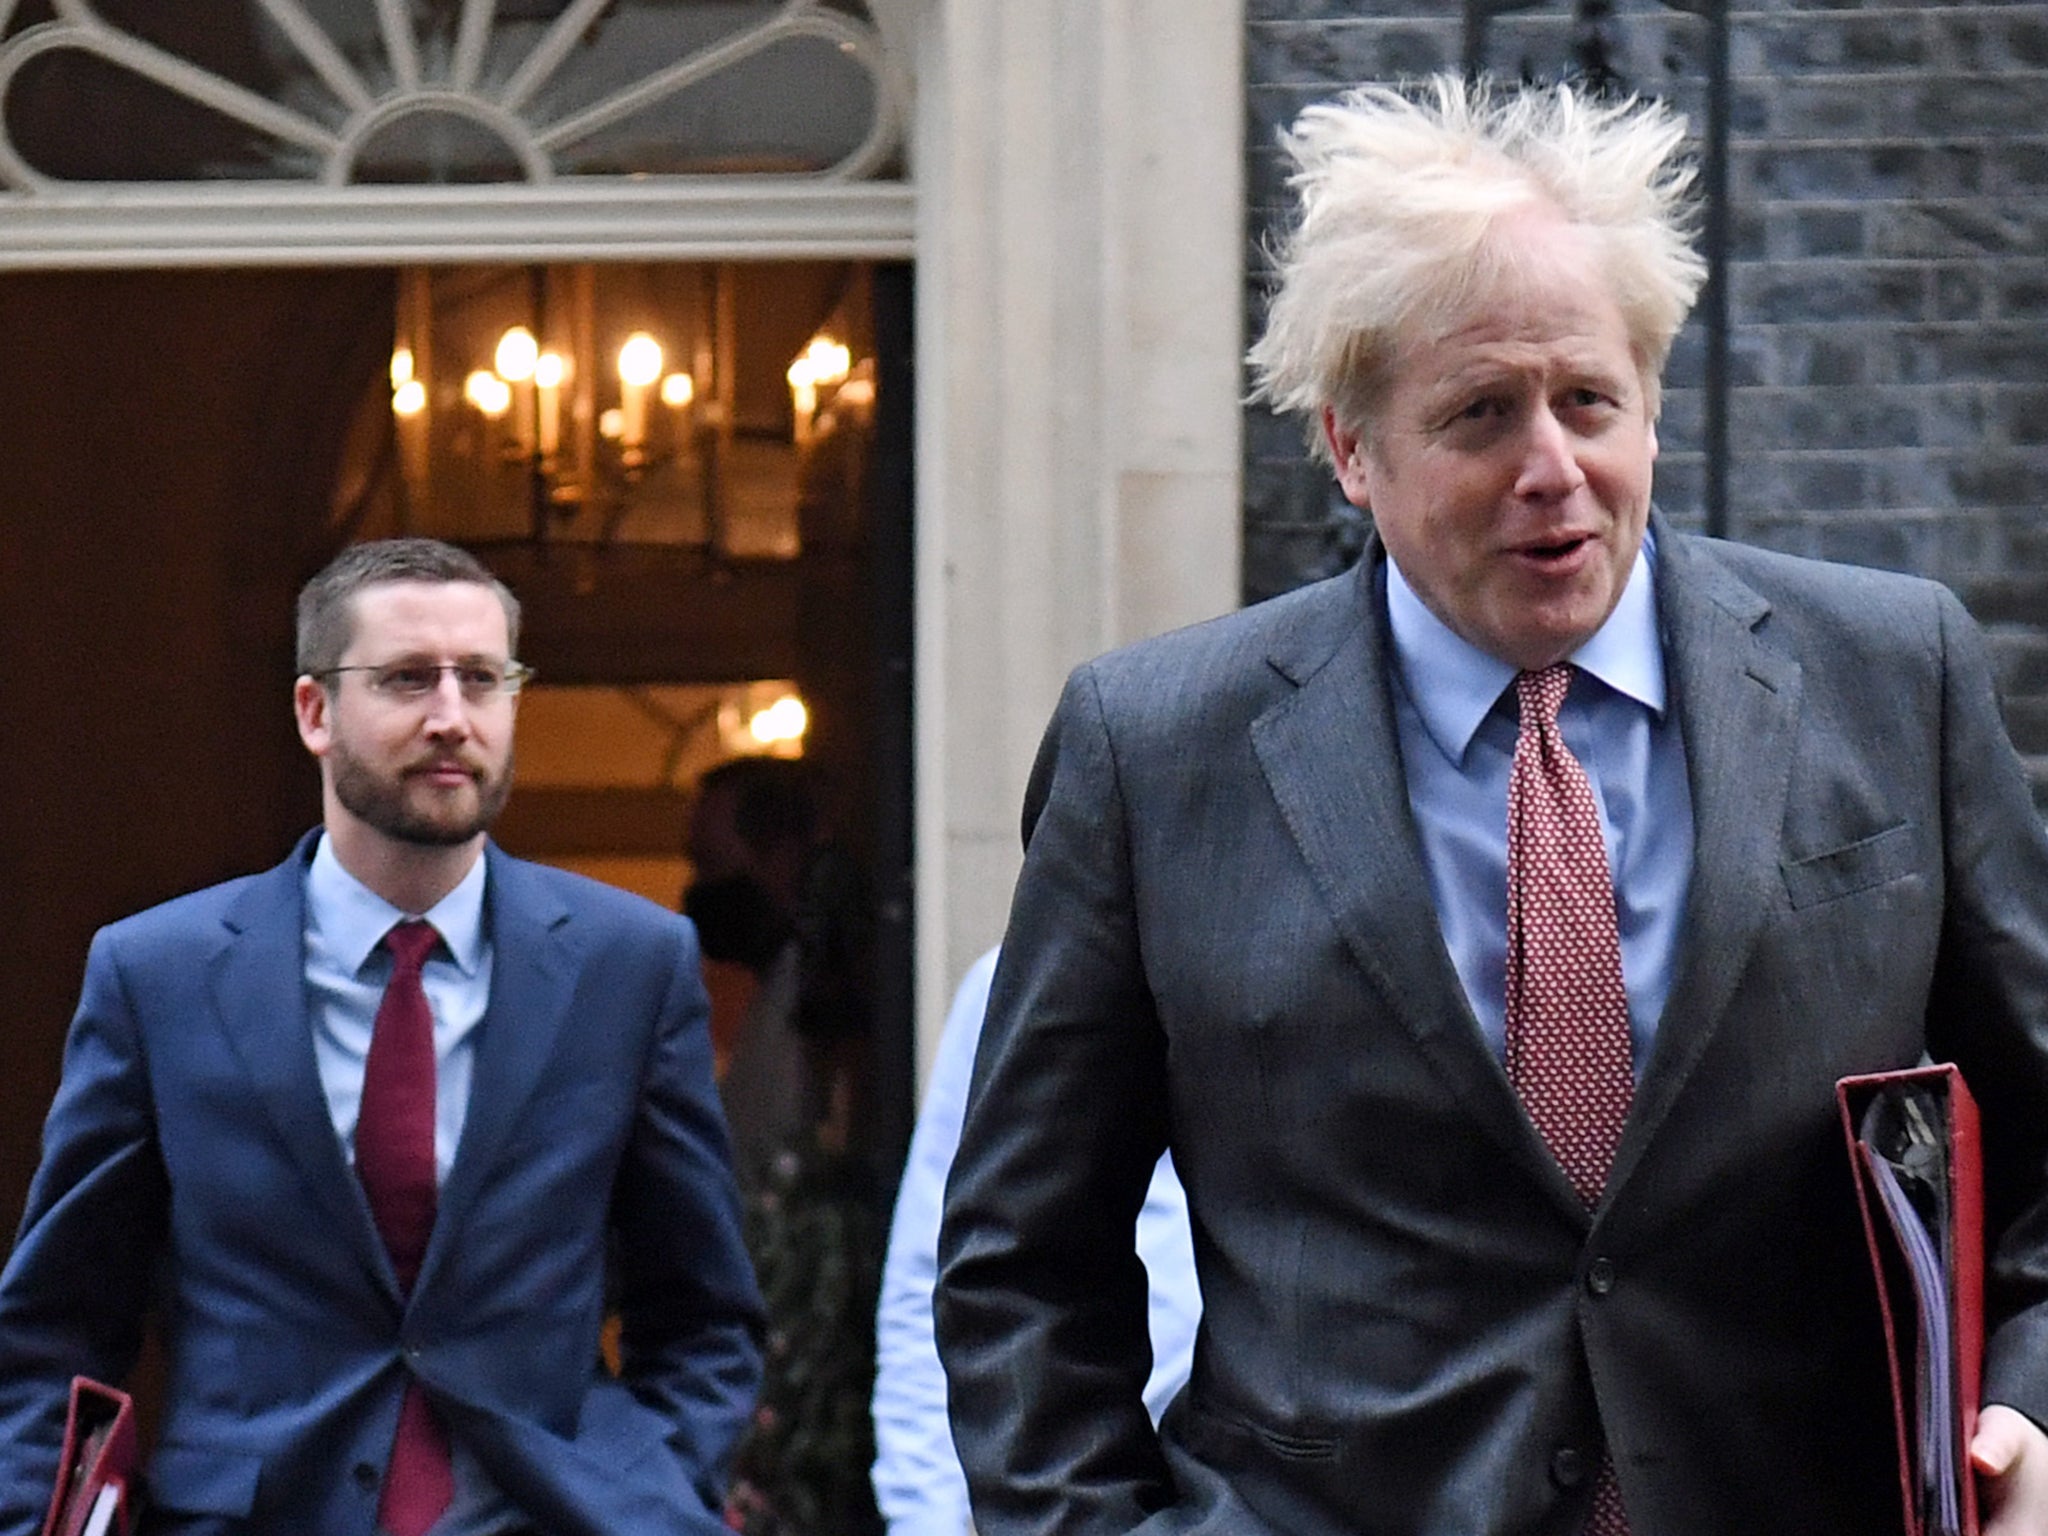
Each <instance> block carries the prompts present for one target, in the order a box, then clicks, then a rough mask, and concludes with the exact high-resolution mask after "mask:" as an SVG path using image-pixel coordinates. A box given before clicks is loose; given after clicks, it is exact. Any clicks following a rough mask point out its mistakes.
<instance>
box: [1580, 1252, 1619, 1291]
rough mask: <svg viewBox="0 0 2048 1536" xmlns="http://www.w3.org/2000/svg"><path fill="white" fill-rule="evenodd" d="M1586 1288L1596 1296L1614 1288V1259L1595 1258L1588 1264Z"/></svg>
mask: <svg viewBox="0 0 2048 1536" xmlns="http://www.w3.org/2000/svg"><path fill="white" fill-rule="evenodd" d="M1586 1289H1587V1290H1589V1291H1591V1292H1592V1293H1593V1294H1594V1295H1595V1296H1605V1295H1606V1294H1607V1293H1608V1292H1609V1291H1611V1290H1613V1289H1614V1260H1612V1259H1605V1258H1602V1259H1595V1260H1594V1261H1593V1262H1592V1263H1591V1264H1588V1265H1587V1266H1586Z"/></svg>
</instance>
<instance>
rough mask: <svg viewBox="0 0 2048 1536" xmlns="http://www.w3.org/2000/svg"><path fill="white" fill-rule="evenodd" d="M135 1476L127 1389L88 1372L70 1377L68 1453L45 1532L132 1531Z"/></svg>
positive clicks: (103, 1534) (106, 1534) (100, 1535)
mask: <svg viewBox="0 0 2048 1536" xmlns="http://www.w3.org/2000/svg"><path fill="white" fill-rule="evenodd" d="M134 1476H135V1405H134V1403H133V1402H132V1401H130V1399H129V1397H128V1394H127V1393H126V1392H122V1391H118V1390H116V1389H115V1388H113V1387H104V1386H101V1385H100V1384H99V1383H98V1382H96V1381H92V1380H90V1379H88V1378H86V1377H84V1376H75V1377H73V1378H72V1381H71V1407H70V1411H69V1412H68V1414H67V1415H66V1416H65V1421H64V1453H63V1456H62V1458H61V1459H60V1460H59V1462H58V1464H57V1486H56V1487H55V1488H54V1489H52V1490H51V1493H50V1513H49V1515H48V1517H47V1518H46V1519H45V1520H44V1521H43V1536H129V1531H130V1530H131V1528H132V1523H133V1520H134V1514H133V1511H132V1510H131V1509H130V1507H129V1497H128V1487H129V1484H130V1482H131V1481H132V1480H133V1479H134Z"/></svg>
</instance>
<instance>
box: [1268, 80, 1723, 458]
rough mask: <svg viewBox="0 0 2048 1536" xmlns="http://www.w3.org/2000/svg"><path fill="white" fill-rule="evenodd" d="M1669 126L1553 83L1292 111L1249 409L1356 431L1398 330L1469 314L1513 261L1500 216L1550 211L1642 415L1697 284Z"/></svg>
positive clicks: (1314, 435)
mask: <svg viewBox="0 0 2048 1536" xmlns="http://www.w3.org/2000/svg"><path fill="white" fill-rule="evenodd" d="M1685 134H1686V125H1685V120H1684V118H1683V117H1681V116H1679V115H1678V114H1677V113H1675V112H1673V111H1672V110H1670V109H1669V108H1668V107H1666V106H1664V105H1662V104H1661V103H1657V102H1651V101H1644V100H1641V99H1639V98H1635V97H1630V98H1629V99H1627V100H1624V101H1605V100H1600V99H1598V98H1596V97H1593V96H1589V95H1587V94H1585V93H1584V92H1582V91H1580V90H1576V89H1574V88H1573V87H1571V86H1569V85H1549V86H1523V87H1518V88H1514V89H1508V90H1499V89H1496V88H1494V87H1492V86H1490V85H1487V84H1484V83H1481V84H1476V85H1468V84H1467V83H1466V82H1465V81H1464V80H1462V79H1460V78H1459V77H1457V76H1455V75H1437V76H1434V77H1432V78H1431V79H1429V80H1426V81H1423V82H1421V83H1420V84H1419V85H1418V86H1411V87H1406V88H1403V87H1391V86H1383V85H1366V86H1360V87H1359V88H1357V89H1356V90H1353V91H1350V92H1348V93H1346V94H1345V95H1344V96H1342V97H1340V98H1338V99H1337V100H1335V101H1330V102H1322V103H1319V104H1317V105H1315V106H1312V107H1309V108H1307V109H1306V110H1305V111H1303V112H1302V114H1301V115H1300V116H1299V117H1298V118H1296V119H1295V122H1294V126H1293V127H1292V128H1291V129H1289V130H1288V131H1287V132H1286V133H1284V134H1282V136H1281V146H1282V148H1284V149H1285V150H1286V151H1287V153H1288V155H1289V157H1290V158H1291V159H1292V160H1293V162H1294V166H1295V170H1294V174H1293V175H1292V176H1291V177H1290V178H1289V185H1290V186H1291V187H1292V188H1293V189H1294V192H1295V194H1296V197H1297V200H1298V203H1299V218H1298V220H1297V221H1296V223H1295V225H1294V227H1293V229H1292V230H1291V232H1289V233H1288V234H1287V235H1286V236H1285V237H1284V239H1283V241H1282V243H1281V245H1280V247H1279V249H1278V251H1277V253H1276V258H1275V260H1276V265H1277V267H1278V272H1279V287H1278V288H1277V290H1276V291H1275V293H1274V295H1273V300H1272V305H1271V308H1270V310H1269V311H1268V314H1267V319H1266V329H1265V334H1264V335H1262V336H1261V337H1260V338H1259V340H1258V342H1257V343H1256V344H1255V345H1254V346H1253V347H1252V348H1251V351H1250V353H1249V354H1248V359H1249V361H1250V363H1251V366H1252V370H1253V374H1254V378H1255V381H1256V388H1255V390H1254V395H1253V398H1254V399H1259V400H1263V401H1265V402H1267V403H1268V404H1270V405H1271V406H1273V408H1274V409H1276V410H1279V411H1282V412H1287V411H1299V412H1301V413H1302V414H1303V415H1305V416H1306V417H1307V418H1308V421H1307V426H1308V436H1309V442H1310V445H1311V448H1312V450H1313V451H1314V452H1315V453H1316V454H1317V455H1319V456H1320V457H1322V458H1323V459H1324V460H1325V461H1326V462H1327V461H1328V460H1329V456H1330V455H1329V447H1328V444H1327V443H1326V442H1325V441H1324V436H1323V433H1322V430H1321V419H1322V414H1323V411H1324V410H1325V409H1326V408H1327V409H1329V410H1331V411H1333V412H1334V413H1335V415H1336V417H1337V419H1338V422H1339V423H1340V425H1343V426H1345V427H1347V428H1349V429H1351V430H1353V431H1362V432H1365V433H1367V434H1368V435H1369V434H1370V430H1371V424H1372V417H1373V412H1374V407H1375V404H1376V402H1377V400H1378V396H1379V392H1380V390H1381V389H1382V388H1383V386H1384V385H1385V383H1386V380H1387V376H1388V372H1389V370H1390V368H1391V366H1392V364H1393V362H1394V360H1395V353H1396V349H1397V347H1398V346H1399V345H1400V343H1401V340H1402V338H1403V337H1404V336H1406V335H1409V334H1411V333H1412V332H1413V331H1414V329H1415V328H1416V327H1421V328H1424V329H1425V330H1436V329H1440V328H1444V327H1447V326H1449V325H1450V324H1452V323H1454V322H1455V321H1456V320H1458V319H1459V318H1460V317H1466V316H1469V315H1470V314H1471V313H1472V312H1473V310H1474V309H1475V308H1476V307H1479V306H1482V305H1483V304H1484V303H1485V302H1486V301H1487V299H1488V297H1489V296H1490V295H1492V294H1493V293H1495V292H1497V291H1498V285H1499V284H1500V283H1501V281H1502V280H1503V279H1504V278H1507V277H1510V276H1511V275H1512V274H1513V271H1514V269H1515V267H1516V265H1517V253H1516V251H1515V248H1514V246H1513V244H1512V242H1511V240H1510V239H1509V238H1507V237H1506V235H1505V234H1504V233H1503V231H1504V229H1505V227H1506V226H1507V224H1508V222H1509V221H1510V220H1512V218H1513V216H1515V215H1517V214H1520V213H1524V212H1526V211H1528V210H1531V209H1537V210H1550V211H1553V212H1555V213H1556V214H1558V215H1560V216H1562V218H1563V219H1564V221H1565V222H1566V223H1567V224H1569V225H1570V226H1572V227H1574V228H1575V229H1577V230H1578V231H1580V232H1581V233H1582V234H1584V235H1585V236H1586V237H1588V240H1589V242H1590V244H1591V246H1592V249H1593V250H1594V251H1595V252H1596V253H1597V256H1598V259H1599V260H1600V261H1601V263H1602V265H1603V267H1604V269H1605V275H1606V277H1607V280H1608V283H1609V285H1610V290H1611V292H1612V293H1613V296H1614V299H1615V302H1616V304H1617V305H1618V306H1619V307H1620V309H1621V313H1622V319H1623V322H1624V324H1625V325H1626V327H1627V330H1628V335H1629V341H1630V345H1631V348H1632V349H1633V351H1634V353H1635V357H1636V363H1637V366H1638V367H1639V368H1640V369H1641V372H1642V379H1643V388H1644V392H1645V395H1646V397H1647V399H1648V401H1649V404H1650V409H1651V410H1652V411H1653V412H1654V411H1655V410H1656V408H1657V404H1658V382H1659V376H1660V375H1661V374H1662V372H1663V369H1664V362H1665V359H1666V358H1667V357H1668V356H1669V355H1670V351H1671V343H1672V340H1673V338H1674V337H1676V336H1677V334H1678V328H1679V327H1680V326H1681V325H1683V324H1684V323H1685V317H1686V315H1687V313H1688V312H1690V310H1691V309H1692V305H1693V301H1694V300H1695V299H1696V298H1697V297H1698V295H1699V291H1700V287H1701V285H1702V284H1703V283H1704V282H1705V281H1706V275H1707V269H1706V263H1705V262H1704V261H1702V260H1701V259H1700V256H1699V254H1698V253H1697V252H1696V251H1695V250H1694V249H1693V234H1694V229H1695V226H1696V221H1697V207H1696V205H1695V203H1694V201H1693V199H1692V197H1691V188H1692V182H1693V170H1692V167H1691V166H1690V165H1689V164H1687V163H1685V162H1684V161H1683V160H1681V159H1680V158H1679V151H1680V149H1681V147H1682V145H1683V144H1684V141H1685Z"/></svg>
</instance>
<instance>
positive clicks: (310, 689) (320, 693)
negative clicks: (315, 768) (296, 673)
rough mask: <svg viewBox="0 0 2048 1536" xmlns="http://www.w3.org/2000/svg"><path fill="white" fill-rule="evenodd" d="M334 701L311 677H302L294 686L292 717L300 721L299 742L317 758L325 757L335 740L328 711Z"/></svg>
mask: <svg viewBox="0 0 2048 1536" xmlns="http://www.w3.org/2000/svg"><path fill="white" fill-rule="evenodd" d="M333 707H334V701H333V700H332V699H330V698H328V697H327V690H326V689H325V688H324V687H322V686H321V685H320V684H319V683H318V682H316V681H315V680H314V679H312V678H310V677H301V678H300V679H299V680H298V681H297V682H295V683H293V684H292V716H293V718H294V719H296V720H297V721H298V725H299V740H300V741H303V742H304V743H305V744H306V750H307V751H308V752H310V753H312V754H313V755H314V756H315V757H325V756H326V755H327V748H328V745H329V744H330V743H331V742H332V741H333V739H334V731H333V726H332V723H331V722H330V721H329V719H328V711H329V710H331V709H332V708H333Z"/></svg>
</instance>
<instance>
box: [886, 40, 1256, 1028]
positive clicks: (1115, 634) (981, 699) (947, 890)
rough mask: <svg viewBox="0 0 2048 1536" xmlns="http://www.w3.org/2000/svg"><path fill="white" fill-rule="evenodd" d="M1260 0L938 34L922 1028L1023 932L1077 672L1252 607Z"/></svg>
mask: <svg viewBox="0 0 2048 1536" xmlns="http://www.w3.org/2000/svg"><path fill="white" fill-rule="evenodd" d="M1243 35H1244V13H1243V4H1242V0H929V4H928V7H927V10H926V13H925V15H924V17H923V24H922V25H921V27H920V36H921V41H920V52H919V61H918V97H919V102H918V114H917V116H918V128H917V136H916V154H917V166H916V181H917V186H918V195H919V214H918V219H919V229H918V273H917V281H918V315H917V323H918V342H917V346H918V351H917V359H918V362H917V366H918V412H919V420H918V441H917V466H918V468H917V473H918V509H917V515H918V530H917V550H918V554H917V584H918V598H917V602H918V628H917V648H918V655H917V689H916V715H917V745H916V765H917V805H918V822H917V838H918V855H917V858H918V870H917V874H918V880H917V899H918V951H917V958H918V1005H919V1008H918V1011H919V1036H920V1041H921V1044H922V1054H923V1056H924V1059H926V1060H928V1059H929V1053H930V1049H931V1046H932V1043H933V1042H934V1041H935V1040H936V1038H937V1029H938V1025H939V1022H940V1020H941V1017H942V1015H943V1010H944V1006H945V1002H946V999H947V998H948V996H949V995H950V992H951V989H952V987H953V985H954V983H955V982H956V981H957V979H958V978H959V976H960V974H961V972H962V971H964V970H965V969H966V967H967V965H968V964H969V963H970V962H971V961H972V960H973V958H974V956H975V955H976V954H978V953H979V952H980V951H981V950H982V949H983V948H985V947H986V946H987V945H988V944H990V943H991V942H993V941H994V940H995V939H996V938H997V937H998V936H999V935H1000V934H1001V931H1002V925H1003V920H1004V917H1005V915H1006V913H1007V911H1008V905H1009V897H1010V889H1011V886H1012V884H1013V883H1014V881H1015V878H1016V873H1017V869H1018V865H1019V862H1020V857H1021V855H1020V850H1019V841H1018V810H1019V807H1020V805H1021V801H1022V794H1023V787H1024V781H1025V777H1026V774H1027V773H1028V771H1029V768H1030V764H1031V759H1032V755H1033V753H1034V751H1035V750H1036V747H1037V744H1038V738H1039V734H1040V732H1041V731H1042V729H1043V727H1044V725H1045V721H1046V719H1047V716H1048V715H1049V713H1050V711H1051V709H1052V706H1053V704H1054V702H1055V700H1056V699H1057V697H1058V693H1059V688H1060V684H1061V682H1062V680H1063V679H1064V677H1065V675H1066V673H1067V671H1068V670H1069V669H1070V668H1071V667H1072V666H1074V665H1075V664H1076V663H1077V662H1079V661H1082V660H1084V659H1085V658H1087V657H1089V656H1091V655H1094V654H1095V653H1097V652H1099V651H1102V650H1105V649H1107V648H1109V647H1111V646H1113V645H1117V644H1119V643H1122V642H1124V641H1127V640H1132V639H1136V638H1138V637H1140V636H1142V635H1146V634H1150V633H1154V632H1157V631H1159V630H1162V629H1166V628H1170V627H1172V626H1174V625H1177V624H1183V623H1187V622H1191V621H1193V620H1196V619H1200V618H1204V617H1208V616H1210V615H1213V614H1216V613H1220V612H1223V611H1225V610H1227V609H1229V608H1231V607H1233V606H1235V604H1236V603H1237V601H1238V592H1239V544H1240V512H1239V490H1238V487H1239V474H1240V459H1241V454H1240V441H1241V437H1240V434H1241V424H1240V423H1241V417H1240V413H1239V410H1238V406H1237V397H1238V393H1239V389H1240V383H1239V380H1240V374H1239V367H1238V357H1239V354H1240V353H1241V351H1242V341H1241V337H1240V329H1241V324H1242V321H1241V314H1242V303H1241V294H1242V290H1243V281H1244V278H1243V264H1242V259H1241V253H1240V246H1241V241H1242V229H1243V190H1242V188H1243V158H1244V157H1243V129H1242V121H1243V118H1242V110H1243V109H1242V97H1243V55H1242V49H1243Z"/></svg>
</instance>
